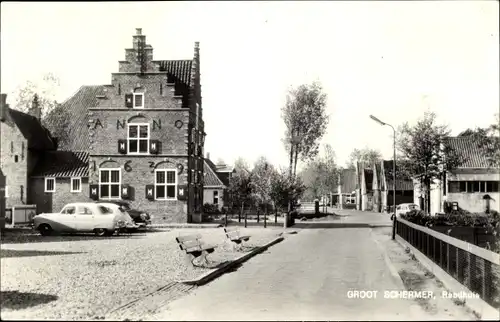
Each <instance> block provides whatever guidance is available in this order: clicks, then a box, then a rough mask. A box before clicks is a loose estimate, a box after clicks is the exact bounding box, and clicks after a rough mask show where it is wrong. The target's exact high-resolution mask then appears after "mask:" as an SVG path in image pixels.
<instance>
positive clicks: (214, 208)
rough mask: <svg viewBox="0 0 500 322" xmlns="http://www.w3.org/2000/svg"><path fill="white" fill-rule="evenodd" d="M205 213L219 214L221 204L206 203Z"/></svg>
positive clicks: (204, 206)
mask: <svg viewBox="0 0 500 322" xmlns="http://www.w3.org/2000/svg"><path fill="white" fill-rule="evenodd" d="M203 213H204V214H207V215H219V214H220V210H219V206H217V205H213V204H209V203H206V204H204V205H203Z"/></svg>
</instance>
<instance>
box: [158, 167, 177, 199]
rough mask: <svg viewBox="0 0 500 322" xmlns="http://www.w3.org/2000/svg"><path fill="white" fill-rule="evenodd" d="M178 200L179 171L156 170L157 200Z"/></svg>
mask: <svg viewBox="0 0 500 322" xmlns="http://www.w3.org/2000/svg"><path fill="white" fill-rule="evenodd" d="M176 198H177V170H176V169H157V170H155V199H156V200H174V199H176Z"/></svg>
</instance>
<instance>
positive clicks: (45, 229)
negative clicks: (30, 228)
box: [38, 224, 53, 236]
mask: <svg viewBox="0 0 500 322" xmlns="http://www.w3.org/2000/svg"><path fill="white" fill-rule="evenodd" d="M38 231H39V232H40V235H42V236H50V235H52V232H53V230H52V227H50V225H48V224H42V225H40V226H39V227H38Z"/></svg>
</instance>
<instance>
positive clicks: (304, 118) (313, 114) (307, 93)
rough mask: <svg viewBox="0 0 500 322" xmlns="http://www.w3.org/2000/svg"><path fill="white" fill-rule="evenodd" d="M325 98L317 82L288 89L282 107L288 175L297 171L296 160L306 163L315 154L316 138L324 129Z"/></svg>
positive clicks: (326, 117)
mask: <svg viewBox="0 0 500 322" xmlns="http://www.w3.org/2000/svg"><path fill="white" fill-rule="evenodd" d="M326 99H327V96H326V94H325V93H323V88H322V87H321V84H320V83H319V82H314V83H312V84H310V85H300V86H299V87H297V88H295V89H290V90H289V91H288V94H287V97H286V103H285V106H284V107H283V108H282V118H283V121H284V122H285V126H286V132H285V138H284V140H283V141H284V144H285V148H286V149H287V152H288V153H289V155H290V169H289V171H290V175H291V176H295V175H296V173H297V161H298V159H299V158H300V160H301V161H303V162H305V161H307V160H310V159H312V158H314V157H315V156H316V155H317V154H318V150H319V140H320V139H321V138H322V137H323V135H324V134H325V132H326V127H327V125H328V116H327V115H326Z"/></svg>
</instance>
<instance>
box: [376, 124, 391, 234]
mask: <svg viewBox="0 0 500 322" xmlns="http://www.w3.org/2000/svg"><path fill="white" fill-rule="evenodd" d="M370 118H371V119H372V120H374V121H375V122H377V123H378V124H380V125H387V126H390V127H391V128H392V131H393V132H394V144H393V148H394V160H393V162H392V166H393V168H392V175H393V179H392V180H393V186H392V201H393V207H394V209H393V210H394V218H393V219H392V239H396V130H395V129H394V127H393V126H392V125H390V124H387V123H384V122H382V121H381V120H379V119H378V118H376V117H375V116H373V115H370Z"/></svg>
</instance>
